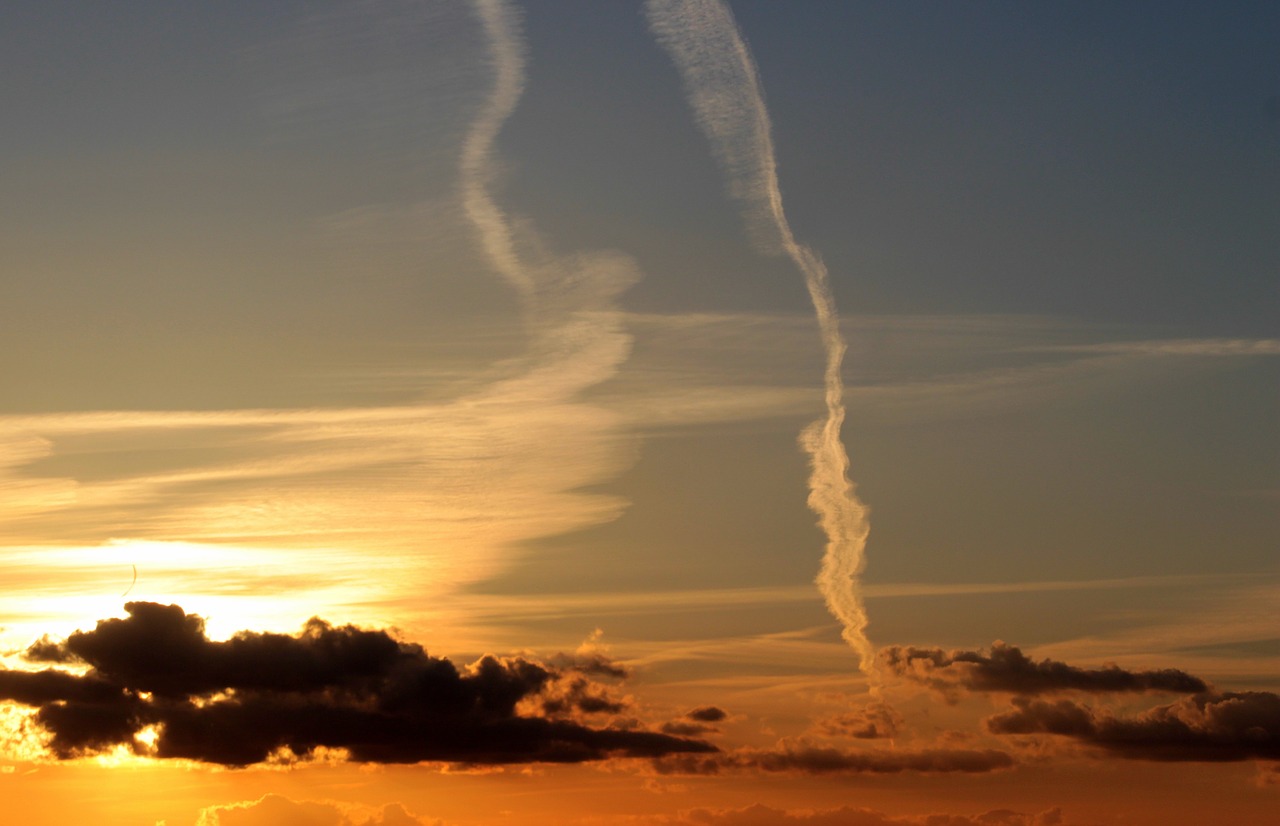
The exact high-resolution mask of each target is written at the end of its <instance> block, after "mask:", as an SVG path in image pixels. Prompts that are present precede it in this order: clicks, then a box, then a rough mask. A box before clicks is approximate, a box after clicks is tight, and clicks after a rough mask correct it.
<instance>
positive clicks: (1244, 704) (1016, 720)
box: [987, 691, 1280, 762]
mask: <svg viewBox="0 0 1280 826" xmlns="http://www.w3.org/2000/svg"><path fill="white" fill-rule="evenodd" d="M1013 706H1014V707H1013V708H1012V709H1011V710H1009V711H1006V712H1002V713H1000V714H997V715H995V716H993V717H991V718H989V719H988V720H987V728H988V729H989V730H990V731H991V732H993V733H995V734H1052V735H1058V736H1061V737H1069V738H1071V739H1073V740H1075V741H1077V742H1079V743H1083V744H1085V745H1089V746H1094V747H1097V748H1100V749H1103V750H1104V751H1106V752H1108V753H1111V754H1115V755H1118V756H1120V757H1124V758H1129V759H1133V760H1160V761H1215V762H1219V761H1238V760H1254V759H1257V760H1280V695H1276V694H1273V693H1271V692H1267V691H1245V692H1224V693H1221V694H1217V693H1206V694H1197V695H1195V696H1192V697H1183V698H1181V699H1179V700H1178V701H1177V702H1175V703H1171V704H1169V705H1162V706H1156V707H1155V708H1152V709H1149V710H1147V711H1145V712H1143V713H1141V714H1138V715H1136V716H1133V717H1119V716H1116V715H1115V714H1113V713H1112V712H1110V711H1107V710H1105V709H1095V708H1091V707H1089V706H1087V705H1083V704H1080V703H1077V702H1074V701H1072V700H1066V699H1061V700H1053V701H1049V700H1038V699H1032V698H1026V697H1017V698H1014V701H1013Z"/></svg>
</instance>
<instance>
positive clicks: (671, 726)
mask: <svg viewBox="0 0 1280 826" xmlns="http://www.w3.org/2000/svg"><path fill="white" fill-rule="evenodd" d="M719 730H720V729H718V728H716V727H715V726H709V725H707V724H706V723H695V722H692V721H690V720H673V721H671V722H670V723H663V724H662V731H663V732H664V733H665V734H674V735H676V736H677V737H697V736H699V735H702V734H710V733H711V732H716V731H719Z"/></svg>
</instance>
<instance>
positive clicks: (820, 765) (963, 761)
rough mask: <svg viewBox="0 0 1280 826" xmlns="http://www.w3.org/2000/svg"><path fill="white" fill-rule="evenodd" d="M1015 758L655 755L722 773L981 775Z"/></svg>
mask: <svg viewBox="0 0 1280 826" xmlns="http://www.w3.org/2000/svg"><path fill="white" fill-rule="evenodd" d="M1014 763H1015V761H1014V758H1013V757H1012V756H1011V755H1009V754H1007V753H1006V752H1003V751H999V750H996V749H950V748H933V749H920V750H917V751H907V750H901V751H899V750H891V749H868V750H852V749H838V748H832V747H827V746H815V745H811V744H808V743H788V742H783V743H780V744H779V745H778V746H776V747H775V748H772V749H737V750H735V751H732V752H723V753H718V754H710V755H704V754H692V753H690V754H671V755H669V756H666V757H661V758H658V759H656V760H654V766H655V768H656V769H657V770H658V772H659V773H660V774H700V775H708V774H720V773H722V772H729V771H752V770H754V771H762V772H768V773H771V774H772V773H787V774H815V775H817V774H823V775H825V774H901V773H903V772H927V773H952V772H959V773H963V774H981V773H984V772H991V771H997V770H999V769H1008V768H1012V767H1013V766H1014Z"/></svg>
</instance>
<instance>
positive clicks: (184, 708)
mask: <svg viewBox="0 0 1280 826" xmlns="http://www.w3.org/2000/svg"><path fill="white" fill-rule="evenodd" d="M125 610H126V611H127V612H128V614H129V616H128V617H127V618H125V619H107V620H102V621H100V622H99V623H98V624H97V627H96V628H95V629H94V630H92V631H77V632H76V633H74V634H72V635H71V636H70V637H68V638H67V639H66V641H65V642H63V643H61V644H54V643H51V642H49V641H48V640H42V641H41V642H40V643H38V644H37V645H35V646H33V647H32V648H30V649H28V651H27V657H28V659H30V660H33V661H36V662H41V661H44V662H50V661H52V662H62V661H64V660H66V659H68V658H74V659H75V660H77V661H79V662H82V663H84V664H86V665H88V666H89V669H88V671H87V672H86V673H84V674H83V675H76V674H72V673H69V672H65V671H59V670H56V669H46V670H44V671H38V672H25V671H10V670H0V700H8V701H11V702H16V703H21V704H23V705H28V706H34V707H36V708H37V709H38V710H37V712H36V715H35V719H36V721H37V722H38V723H39V724H40V725H41V726H42V727H43V728H45V729H46V730H47V731H48V732H49V733H50V735H51V739H50V743H49V745H50V748H51V749H52V751H53V752H54V754H55V755H57V756H58V757H60V758H70V757H76V756H79V755H83V754H88V753H93V752H95V751H100V750H103V749H109V748H112V747H115V746H118V745H122V744H123V745H125V746H127V747H130V748H133V749H134V750H135V751H139V752H142V753H148V754H152V755H153V756H155V757H160V758H186V759H190V760H198V761H203V762H209V763H218V764H223V765H228V766H245V765H250V764H253V763H258V762H262V761H264V760H267V759H268V758H271V757H272V756H277V755H280V754H286V755H287V754H289V753H291V754H292V755H294V756H296V757H307V756H309V755H313V754H315V753H317V751H318V750H322V749H342V750H345V752H346V753H347V754H349V755H350V758H351V759H353V760H356V761H367V762H380V763H414V762H422V761H442V762H461V763H474V764H505V763H527V762H553V763H576V762H583V761H590V760H601V759H605V758H609V757H658V756H662V755H667V754H673V753H686V752H687V753H709V752H714V751H715V747H714V746H712V745H710V744H709V743H706V742H703V741H701V740H696V739H687V738H680V737H676V736H672V735H670V734H663V733H659V732H654V731H647V730H643V729H638V728H634V727H632V728H626V729H624V728H620V727H593V726H590V725H587V724H585V723H583V722H582V721H581V719H580V718H582V717H583V716H585V715H589V714H595V713H610V712H614V711H618V710H620V709H621V708H622V707H623V703H622V702H621V701H618V700H615V699H613V698H612V696H611V695H610V693H609V690H608V687H607V686H603V685H599V684H597V683H595V682H593V681H591V680H590V679H589V678H588V677H587V676H586V675H585V674H583V673H582V672H581V671H578V670H576V668H575V667H574V666H568V667H565V666H560V667H557V666H555V665H551V664H548V663H541V662H537V661H534V660H531V659H527V658H524V657H515V658H498V657H493V656H488V655H486V656H485V657H482V658H481V659H480V660H478V661H476V662H475V663H472V664H471V665H469V666H466V667H465V668H462V669H459V668H458V667H456V666H455V665H454V664H453V663H452V662H450V661H449V660H447V659H443V658H439V657H432V656H430V655H428V654H427V653H426V651H425V650H424V649H423V648H422V647H421V646H419V645H417V644H413V643H407V642H401V641H398V640H396V639H394V638H392V637H391V636H390V635H388V634H387V633H386V632H385V631H372V630H364V629H359V628H355V627H353V626H349V625H348V626H342V627H335V626H332V625H329V624H328V623H326V622H324V621H323V620H320V619H312V620H310V621H308V622H307V624H306V625H305V627H304V628H303V630H302V631H301V632H300V633H298V634H296V635H287V634H273V633H256V632H251V631H242V632H240V633H238V634H236V635H235V636H234V637H232V638H231V639H229V640H226V641H225V642H218V641H213V640H210V639H209V638H208V637H207V636H206V635H205V630H204V621H203V620H202V619H201V618H200V617H199V616H196V615H194V614H187V613H186V612H184V611H183V610H182V608H180V607H179V606H177V605H159V604H156V603H148V602H131V603H128V604H127V605H126V606H125ZM607 666H608V663H607V662H606V660H605V659H604V658H603V657H602V656H600V657H596V658H594V659H592V660H591V661H590V662H588V663H584V667H585V668H586V670H588V671H590V672H591V673H610V671H611V670H610V668H608V667H607ZM614 670H615V671H616V669H614ZM148 726H154V727H155V728H156V730H157V732H158V737H157V739H156V740H155V743H154V748H153V749H150V748H147V747H144V746H143V745H141V744H140V743H138V742H137V741H136V740H135V737H136V735H138V734H139V733H140V732H141V731H142V730H143V729H144V728H146V727H148Z"/></svg>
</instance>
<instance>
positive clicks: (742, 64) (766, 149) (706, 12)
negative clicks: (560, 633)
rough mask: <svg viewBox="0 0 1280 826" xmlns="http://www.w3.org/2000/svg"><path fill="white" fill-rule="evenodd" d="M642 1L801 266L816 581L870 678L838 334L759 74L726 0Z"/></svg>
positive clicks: (760, 222) (771, 246) (860, 511)
mask: <svg viewBox="0 0 1280 826" xmlns="http://www.w3.org/2000/svg"><path fill="white" fill-rule="evenodd" d="M645 10H646V12H647V14H648V16H649V23H650V26H651V27H652V29H653V30H654V32H655V34H656V35H657V37H658V40H659V42H661V43H662V45H663V46H664V47H666V49H667V50H668V52H669V53H670V54H671V57H672V59H673V60H674V62H675V64H676V66H677V67H678V68H679V70H680V73H681V76H682V77H683V79H684V84H685V88H686V90H687V92H688V95H689V101H690V105H691V106H692V107H693V110H694V112H695V115H696V117H697V120H698V123H699V125H700V126H701V127H702V129H703V131H704V132H705V133H706V134H707V136H708V138H709V139H710V140H711V143H712V147H713V149H714V151H715V153H716V155H717V157H718V158H719V160H720V162H721V164H722V165H723V167H724V169H725V171H726V174H727V176H728V178H729V182H730V190H731V192H732V194H733V196H734V197H736V198H737V199H739V200H740V201H741V202H742V203H743V204H744V206H745V208H746V211H747V220H748V224H749V227H750V229H751V232H752V236H753V238H754V240H755V241H756V243H757V244H758V245H759V246H760V247H762V248H763V249H765V250H766V251H768V252H781V253H783V254H785V255H786V256H787V257H788V258H790V259H791V261H792V263H794V264H795V266H796V268H797V269H798V270H799V271H800V272H801V274H802V275H803V276H804V282H805V287H806V289H807V290H808V292H809V297H810V300H811V301H812V303H813V308H814V313H815V315H816V317H817V322H818V330H819V335H820V337H821V339H822V343H823V348H824V350H825V352H826V368H825V371H824V395H825V401H826V407H827V415H826V418H825V419H822V420H819V421H817V422H814V423H813V424H811V425H809V426H808V427H807V428H805V430H804V431H803V432H802V434H801V437H800V442H801V445H802V446H803V447H804V449H805V451H806V452H807V453H808V454H809V459H810V463H811V466H812V472H811V474H810V477H809V488H810V493H809V506H810V507H811V508H813V510H814V511H815V512H816V513H817V514H818V517H819V523H820V524H821V525H822V528H823V531H824V532H825V533H826V535H827V547H826V552H825V554H824V556H823V560H822V568H821V571H820V572H819V574H818V577H817V583H818V587H819V589H820V590H821V591H822V593H823V596H824V597H825V598H826V600H827V604H828V607H829V608H830V610H831V612H832V614H834V615H835V617H836V618H837V619H839V620H840V623H841V625H842V626H843V636H844V638H845V640H846V641H847V642H848V643H849V644H850V646H852V647H853V649H854V650H855V651H856V652H857V653H858V656H859V660H860V663H859V667H860V668H861V670H862V672H863V673H864V674H866V675H867V677H868V678H869V679H870V680H871V681H872V683H873V685H875V684H876V682H877V677H876V670H875V669H876V666H875V650H874V647H873V646H872V645H871V642H870V640H869V639H868V638H867V634H866V627H867V612H866V608H865V606H864V605H863V602H862V596H861V594H860V593H859V591H858V577H859V575H860V574H861V573H862V569H863V567H864V565H865V549H866V542H867V533H868V531H869V524H868V514H867V508H866V506H865V505H864V504H863V503H862V502H861V501H860V500H859V499H858V498H857V496H856V495H855V494H854V488H853V485H852V483H851V482H850V481H849V477H848V467H849V457H848V454H847V453H846V451H845V448H844V443H843V442H841V440H840V427H841V425H842V424H843V423H844V418H845V408H844V384H843V379H842V377H841V363H842V361H843V359H844V353H845V341H844V337H843V336H842V335H841V333H840V326H839V315H838V313H837V311H836V306H835V298H834V296H833V295H832V293H831V288H830V284H829V278H828V274H827V268H826V265H824V264H823V263H822V260H821V259H820V258H819V257H818V255H817V254H816V253H815V252H813V250H811V249H809V248H808V247H806V246H804V245H802V244H800V243H798V242H797V241H796V240H795V237H794V236H793V235H792V232H791V227H790V225H789V224H788V222H787V217H786V213H785V212H784V211H783V207H782V192H781V190H780V188H779V186H778V175H777V162H776V158H775V153H774V148H773V138H772V136H771V134H770V125H769V113H768V110H767V109H766V108H765V105H764V96H763V93H762V92H761V89H760V79H759V75H758V72H757V70H756V65H755V61H754V59H753V58H752V56H751V52H750V50H749V49H748V48H747V44H746V42H745V41H744V40H743V38H742V36H741V33H740V32H739V31H738V27H737V24H736V23H735V22H734V20H733V16H732V13H731V12H730V11H729V9H728V7H727V6H725V5H724V4H723V3H721V2H714V0H649V2H648V3H646V5H645Z"/></svg>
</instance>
